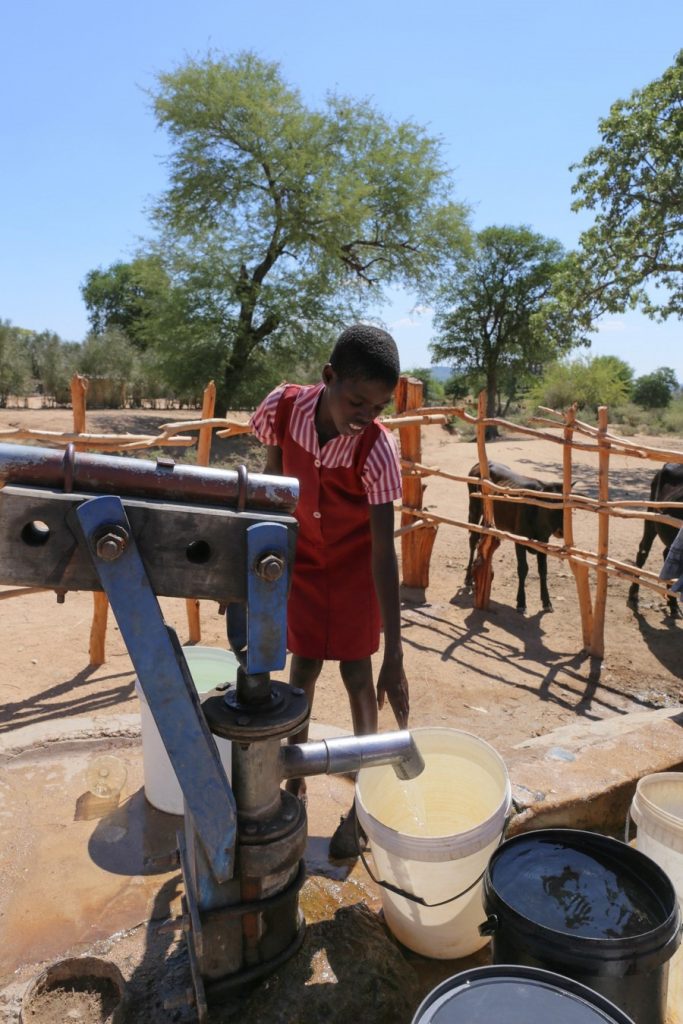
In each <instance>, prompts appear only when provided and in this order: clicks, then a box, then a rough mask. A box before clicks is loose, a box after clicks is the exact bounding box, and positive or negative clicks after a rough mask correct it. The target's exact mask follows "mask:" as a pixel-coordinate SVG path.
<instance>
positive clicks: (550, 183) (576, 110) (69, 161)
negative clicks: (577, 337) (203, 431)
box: [0, 0, 683, 380]
mask: <svg viewBox="0 0 683 1024" xmlns="http://www.w3.org/2000/svg"><path fill="white" fill-rule="evenodd" d="M0 38H2V40H3V46H2V61H1V62H0V129H1V132H2V153H3V156H2V160H1V161H0V224H1V225H2V245H0V317H2V318H3V319H9V320H11V322H12V323H14V324H16V325H18V326H21V327H28V328H31V329H34V330H43V329H45V328H50V329H51V330H55V331H57V333H58V334H60V335H61V336H62V338H64V339H68V340H76V341H80V340H82V338H83V337H84V335H85V333H86V331H87V326H88V325H87V319H86V312H85V307H84V305H83V302H82V299H81V295H80V284H81V283H82V281H83V279H84V277H85V275H86V273H87V272H88V271H89V270H91V269H93V268H94V267H98V266H101V267H106V266H108V265H109V264H110V263H112V262H114V261H115V260H118V259H126V258H128V257H129V256H130V255H131V254H132V252H133V250H134V248H135V246H136V244H137V242H138V240H139V239H140V238H141V237H142V236H144V235H145V234H146V233H147V231H148V222H147V218H146V214H145V210H146V208H147V207H148V205H149V202H150V199H151V198H152V197H153V196H155V195H158V194H159V193H160V192H161V191H162V190H163V188H164V185H165V183H166V174H165V168H164V164H163V155H164V152H165V150H166V140H165V138H164V136H163V134H161V133H160V132H159V130H158V129H157V128H156V125H155V122H154V119H153V116H152V114H151V110H150V101H149V97H148V95H147V92H148V91H149V90H150V89H153V88H154V85H155V76H156V74H158V73H159V72H162V71H169V70H171V69H172V68H174V67H175V66H177V65H178V64H181V63H182V62H183V61H184V60H185V59H186V58H187V57H188V56H191V57H202V56H204V55H205V54H206V53H207V51H208V50H209V49H212V50H214V51H216V52H220V53H225V54H232V53H235V52H237V51H238V50H243V49H252V50H255V51H256V52H257V53H259V54H260V55H261V56H263V57H265V58H267V59H270V60H277V61H279V62H280V63H281V65H282V71H283V74H284V76H285V78H286V79H287V80H288V81H289V82H290V83H291V84H292V85H295V86H297V87H298V88H299V89H300V90H301V92H302V94H303V96H304V98H305V100H306V101H307V102H308V103H309V104H311V105H316V104H319V103H320V102H321V101H322V100H323V99H324V96H325V94H326V93H327V92H328V91H330V90H332V91H338V92H341V93H344V94H347V95H350V96H352V97H356V98H371V99H372V100H373V101H374V103H375V105H376V106H377V107H378V109H379V110H381V111H382V113H384V114H385V115H388V116H390V117H393V118H396V119H404V118H412V119H414V120H416V121H417V122H419V123H421V124H423V125H426V126H428V127H429V129H430V131H431V132H432V133H433V134H435V135H438V136H440V137H441V138H442V140H443V143H444V154H445V157H446V160H447V162H448V164H449V165H450V166H451V168H452V169H453V173H454V182H455V191H454V198H456V199H458V200H462V201H464V202H466V203H468V204H470V206H471V207H472V224H473V226H474V227H475V228H476V229H480V228H483V227H486V226H488V225H490V224H516V225H519V224H528V225H530V226H531V227H532V228H533V229H534V230H535V231H539V232H541V233H543V234H545V235H549V236H552V237H554V238H558V239H559V240H560V241H561V242H562V243H563V244H564V245H565V246H567V247H572V246H574V245H575V244H576V242H577V239H578V235H579V232H580V230H581V229H582V228H583V227H585V226H587V224H588V222H589V221H588V218H587V217H586V216H585V215H582V216H578V215H576V214H573V213H571V211H570V203H571V191H570V190H571V184H572V181H573V178H574V176H573V174H572V173H571V172H570V171H569V165H570V164H571V163H573V162H576V161H579V160H581V158H582V157H583V156H584V155H585V154H586V152H587V151H588V150H589V149H590V147H591V146H593V145H594V144H595V143H596V142H597V141H598V134H597V124H598V119H599V118H600V117H602V116H605V115H607V114H608V112H609V108H610V105H611V104H612V103H613V102H614V101H615V100H616V99H618V98H625V97H627V96H628V95H629V94H630V93H631V92H632V90H633V89H634V88H638V87H641V86H643V85H645V84H647V82H649V81H651V80H652V79H654V78H657V77H659V76H660V75H661V74H662V72H663V71H664V69H665V68H666V67H668V66H669V65H670V64H671V63H672V62H673V60H674V57H675V54H676V51H677V50H678V49H679V48H680V47H681V46H683V4H682V3H681V2H680V0H649V2H648V3H644V2H642V0H640V2H634V0H514V2H513V0H507V2H504V0H489V2H488V3H486V2H482V0H480V2H479V3H476V4H475V3H474V2H473V0H471V2H469V3H467V4H464V3H462V2H460V0H422V3H414V2H413V3H407V2H405V0H393V2H388V0H364V2H363V0H345V2H344V3H343V4H328V3H326V2H325V0H300V2H295V0H289V2H288V0H277V2H276V0H262V2H261V3H257V4H248V3H244V2H240V3H237V2H236V0H193V2H192V3H186V2H181V0H163V2H162V0H137V2H135V3H133V2H131V0H117V2H116V3H112V2H109V0H99V2H98V3H93V2H92V0H88V2H84V0H63V3H61V4H55V3H54V0H23V3H21V4H18V3H6V4H4V5H2V10H1V12H0ZM414 306H415V297H414V296H411V295H409V294H405V293H402V292H395V293H393V294H392V296H391V302H390V304H389V305H388V306H387V307H384V308H383V309H382V310H377V311H376V312H377V313H378V315H381V316H382V317H383V318H384V320H385V322H386V323H387V325H388V326H389V327H390V328H391V330H392V331H393V333H394V335H395V337H396V339H397V341H398V343H399V347H400V350H401V356H402V362H403V365H404V366H405V367H415V366H425V365H429V363H430V361H431V358H430V354H429V351H428V347H427V346H428V343H429V340H430V337H431V329H430V317H429V314H428V312H422V313H419V312H415V311H414ZM592 352H593V353H595V354H607V353H614V354H617V355H619V356H621V357H622V358H624V359H626V360H627V361H628V362H629V363H631V365H632V366H633V367H634V369H635V370H636V373H638V374H641V373H647V372H649V371H651V370H653V369H655V368H656V367H658V366H662V365H667V366H672V367H673V368H674V369H675V370H676V372H677V375H678V377H679V379H680V380H683V345H682V344H681V325H680V322H679V321H676V322H669V323H667V324H663V325H660V324H655V323H652V322H651V321H649V320H648V319H646V318H645V317H643V316H641V315H640V314H638V313H631V314H628V315H626V316H619V317H616V316H615V317H610V318H608V319H606V320H605V321H604V323H603V324H602V325H601V328H600V330H599V332H598V333H597V335H596V336H595V339H594V342H593V347H592Z"/></svg>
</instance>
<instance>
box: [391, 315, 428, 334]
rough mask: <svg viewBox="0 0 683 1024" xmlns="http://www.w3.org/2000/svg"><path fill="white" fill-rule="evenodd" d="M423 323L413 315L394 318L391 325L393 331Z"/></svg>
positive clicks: (419, 325) (418, 325)
mask: <svg viewBox="0 0 683 1024" xmlns="http://www.w3.org/2000/svg"><path fill="white" fill-rule="evenodd" d="M421 326H422V325H421V324H420V323H419V322H418V321H417V320H415V318H414V317H412V316H402V317H401V318H400V319H399V320H392V321H391V323H390V324H389V327H390V329H391V330H392V331H397V330H400V328H402V327H407V328H410V327H421Z"/></svg>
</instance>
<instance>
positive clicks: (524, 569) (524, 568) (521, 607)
mask: <svg viewBox="0 0 683 1024" xmlns="http://www.w3.org/2000/svg"><path fill="white" fill-rule="evenodd" d="M515 554H516V555H517V611H518V612H522V614H523V613H524V612H525V611H526V592H525V589H524V584H525V582H526V578H527V575H528V573H529V566H528V563H527V560H526V548H525V547H524V545H523V544H515Z"/></svg>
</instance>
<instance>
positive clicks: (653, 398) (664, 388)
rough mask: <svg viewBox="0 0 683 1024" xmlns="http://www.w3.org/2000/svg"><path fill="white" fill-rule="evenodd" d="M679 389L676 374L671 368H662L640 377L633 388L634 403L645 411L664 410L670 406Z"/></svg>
mask: <svg viewBox="0 0 683 1024" xmlns="http://www.w3.org/2000/svg"><path fill="white" fill-rule="evenodd" d="M677 388H678V381H677V380H676V374H675V372H674V371H673V370H672V369H671V367H670V366H660V368H659V369H658V370H655V371H654V372H653V373H646V374H644V375H643V376H642V377H638V379H637V380H636V382H635V385H634V387H633V401H634V402H635V403H636V404H637V405H642V406H643V408H644V409H663V408H665V407H666V406H667V405H669V403H670V402H671V399H672V397H673V394H674V391H676V390H677Z"/></svg>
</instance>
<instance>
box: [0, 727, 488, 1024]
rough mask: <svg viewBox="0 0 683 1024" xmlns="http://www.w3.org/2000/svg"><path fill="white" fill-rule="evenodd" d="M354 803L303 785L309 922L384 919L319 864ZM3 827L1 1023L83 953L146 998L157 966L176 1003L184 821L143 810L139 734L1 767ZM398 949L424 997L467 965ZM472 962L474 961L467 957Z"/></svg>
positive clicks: (336, 786) (304, 903) (351, 867)
mask: <svg viewBox="0 0 683 1024" xmlns="http://www.w3.org/2000/svg"><path fill="white" fill-rule="evenodd" d="M103 759H104V760H103ZM103 763H104V764H106V765H108V767H109V768H110V769H111V766H112V765H113V766H114V773H113V774H114V775H115V776H117V777H118V778H119V779H121V778H123V779H124V780H125V781H124V783H123V787H122V789H121V792H120V793H117V792H115V790H114V791H107V789H106V785H105V787H104V789H102V790H100V791H99V792H100V793H101V792H103V793H104V794H105V795H104V796H102V795H98V793H94V792H92V788H91V787H93V786H94V788H95V789H97V788H98V787H97V785H96V782H97V779H98V771H97V769H98V765H101V764H103ZM352 799H353V782H352V781H351V780H350V779H348V778H345V777H343V776H317V777H313V778H310V779H309V780H308V816H309V839H308V845H307V849H306V863H307V871H308V881H307V883H306V886H305V887H304V890H303V891H302V894H301V908H302V911H303V913H304V915H305V918H306V921H307V923H308V924H309V925H315V924H316V923H317V922H322V921H326V920H329V919H331V918H332V917H333V916H334V915H335V913H336V912H337V911H338V910H339V909H340V908H342V907H345V906H353V905H357V904H359V903H363V904H365V905H366V906H367V907H369V908H370V910H371V911H373V912H375V913H378V914H380V919H381V899H380V896H379V890H378V888H377V887H376V886H375V884H374V883H373V882H372V881H371V880H370V879H369V877H368V875H367V874H366V872H365V869H364V868H363V866H362V864H361V863H360V861H356V862H338V861H336V862H335V861H330V859H329V858H328V855H327V849H328V843H329V837H330V836H331V835H332V833H333V831H334V829H335V828H336V826H337V824H338V822H339V818H340V816H341V815H342V814H344V813H345V812H346V811H347V810H348V808H349V806H350V804H351V801H352ZM0 821H1V822H2V830H1V838H0V871H1V872H2V878H3V885H2V888H1V890H0V1017H1V1015H2V1012H3V1009H4V1012H5V1017H4V1018H3V1019H5V1020H7V1021H8V1022H14V1021H17V1020H18V1019H19V1016H18V1013H19V1005H20V1000H21V993H22V991H23V990H24V989H25V988H26V986H27V985H28V984H29V982H30V981H31V980H32V979H33V978H35V976H36V975H37V974H38V973H39V972H40V971H41V970H42V969H43V968H44V967H45V966H46V965H47V964H49V963H52V962H54V961H56V960H59V959H61V958H65V957H71V956H79V955H85V954H90V955H100V956H107V955H109V956H111V958H112V960H115V961H116V962H118V964H119V966H120V967H121V969H122V971H123V973H124V976H126V978H127V980H128V981H129V982H130V983H132V984H135V983H136V981H135V979H136V977H137V979H138V981H137V983H138V985H143V987H144V986H146V987H147V988H148V989H149V990H150V991H151V990H153V988H154V983H153V981H152V980H151V979H153V978H154V976H155V971H158V970H159V969H162V970H163V977H164V987H165V989H167V990H168V991H167V995H168V993H169V992H170V993H171V1002H173V990H174V986H175V989H176V990H177V992H176V995H178V993H179V1000H180V1003H181V1004H182V997H183V995H184V993H185V991H186V990H187V986H188V980H189V974H188V970H187V962H186V955H185V950H184V942H183V940H182V937H181V936H179V935H178V934H176V933H174V932H172V931H171V932H165V931H164V930H163V929H162V930H161V931H159V926H160V925H161V924H162V923H163V922H164V921H166V920H168V919H169V918H172V917H176V916H179V915H180V913H181V906H180V898H181V894H182V888H183V887H182V881H181V878H180V874H179V871H178V870H177V868H175V867H172V868H169V866H168V862H167V863H164V861H165V860H166V859H167V858H169V857H171V856H172V855H173V853H174V851H175V849H176V845H177V844H176V838H175V837H176V832H177V830H178V829H180V828H182V818H181V817H178V816H176V815H171V814H166V813H163V812H161V811H158V810H156V809H155V808H153V807H152V806H151V805H150V804H149V803H148V802H147V801H146V799H145V795H144V786H143V758H142V745H141V740H140V737H139V736H133V737H107V738H101V739H97V738H93V739H90V740H79V741H66V742H52V743H49V744H42V745H37V746H36V745H34V746H31V747H29V748H28V749H26V750H23V751H20V752H18V753H14V754H12V755H11V756H7V757H4V758H2V759H0ZM402 952H403V953H404V955H405V957H406V959H407V960H408V961H409V962H411V963H412V965H413V967H414V968H415V967H417V969H418V974H419V976H420V979H421V986H420V987H421V990H422V992H423V993H425V994H426V992H428V991H430V989H431V988H432V987H433V986H434V985H435V984H437V983H438V981H440V980H442V979H443V978H444V977H448V976H449V975H451V974H453V973H455V972H456V970H459V969H463V968H464V967H467V966H469V965H470V961H467V962H464V961H463V962H453V961H428V960H426V959H425V958H422V957H419V956H417V955H416V954H412V953H411V952H410V951H408V950H402ZM481 962H483V961H482V956H481V955H479V956H478V957H476V958H474V959H473V960H472V963H481ZM159 1006H160V1007H161V1009H160V1010H159V1012H160V1013H161V1017H160V1018H159V1019H168V1020H173V1019H176V1020H181V1019H182V1020H185V1019H188V1020H189V1019H192V1016H191V1015H190V1016H189V1017H187V1016H183V1013H185V1014H186V1013H187V1009H185V1010H177V1011H175V1015H174V1014H172V1013H168V1014H167V1013H166V1011H165V1010H164V1009H163V1003H161V1002H160V1003H159ZM148 1012H151V1011H148ZM136 1019H137V1018H136ZM141 1019H143V1018H141ZM151 1019H152V1017H150V1020H151ZM154 1019H156V1017H155V1018H154ZM212 1019H213V1018H212ZM226 1019H227V1018H226Z"/></svg>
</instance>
